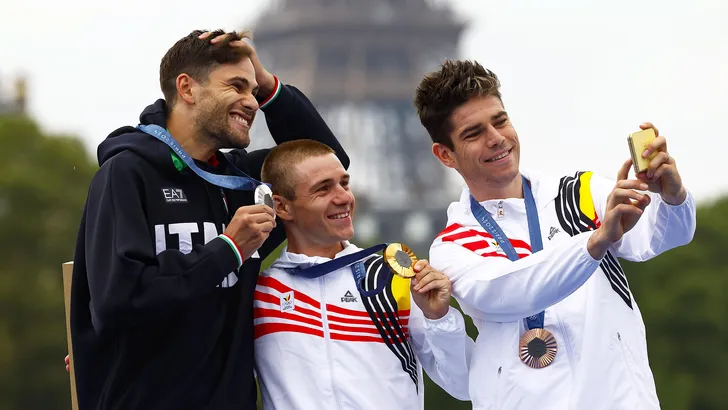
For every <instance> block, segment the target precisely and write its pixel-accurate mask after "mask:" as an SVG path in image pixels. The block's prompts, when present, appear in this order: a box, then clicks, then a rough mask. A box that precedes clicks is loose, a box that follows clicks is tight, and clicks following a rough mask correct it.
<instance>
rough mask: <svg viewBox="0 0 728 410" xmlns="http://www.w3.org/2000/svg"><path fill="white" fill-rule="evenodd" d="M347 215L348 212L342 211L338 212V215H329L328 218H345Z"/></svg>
mask: <svg viewBox="0 0 728 410" xmlns="http://www.w3.org/2000/svg"><path fill="white" fill-rule="evenodd" d="M348 216H349V213H348V212H346V213H343V214H338V215H333V216H330V217H329V218H330V219H344V218H346V217H348Z"/></svg>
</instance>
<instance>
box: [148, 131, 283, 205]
mask: <svg viewBox="0 0 728 410" xmlns="http://www.w3.org/2000/svg"><path fill="white" fill-rule="evenodd" d="M137 128H138V129H139V130H140V131H142V132H144V133H147V134H149V135H151V136H153V137H154V138H156V139H158V140H160V141H162V142H163V143H165V144H167V146H168V147H170V148H171V149H172V151H174V153H175V154H177V156H178V157H179V158H180V159H181V160H182V161H184V162H185V164H187V166H188V167H190V169H191V170H192V171H193V172H194V173H195V174H197V175H198V176H199V177H200V178H202V179H204V180H205V181H207V182H209V183H211V184H213V185H216V186H219V187H222V188H227V189H234V190H238V191H252V190H254V189H255V188H256V187H257V186H258V185H260V184H263V182H260V181H258V180H256V179H254V178H252V177H250V176H248V175H247V174H246V173H245V172H243V171H241V170H239V169H238V168H237V167H236V166H235V165H233V164H232V163H230V162H228V163H227V165H228V167H229V169H230V170H231V171H232V172H233V173H235V174H237V175H219V174H213V173H211V172H207V171H205V170H202V169H200V167H198V166H197V164H195V160H194V159H193V158H192V157H191V156H189V155H188V154H187V153H186V152H185V150H184V149H182V147H181V146H180V145H179V143H178V142H177V141H175V139H174V137H172V135H171V134H170V133H169V131H167V130H166V129H164V128H163V127H160V126H159V125H156V124H149V125H146V124H139V125H138V126H137ZM266 185H269V184H266Z"/></svg>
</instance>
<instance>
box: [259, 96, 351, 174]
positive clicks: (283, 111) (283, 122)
mask: <svg viewBox="0 0 728 410" xmlns="http://www.w3.org/2000/svg"><path fill="white" fill-rule="evenodd" d="M264 112H265V121H266V123H267V124H268V130H269V131H270V134H271V136H273V139H274V140H275V142H276V144H280V143H282V142H285V141H292V140H297V139H312V140H316V141H319V142H321V143H324V144H326V145H328V146H329V147H331V148H332V149H333V150H334V151H335V152H336V156H337V157H339V160H340V161H341V163H342V164H343V165H344V168H345V169H348V168H349V156H348V155H346V152H345V151H344V148H343V147H342V146H341V144H340V143H339V141H338V140H337V139H336V137H335V136H334V134H333V133H332V132H331V130H330V129H329V126H328V125H327V124H326V122H325V121H324V119H323V118H321V114H319V112H318V111H317V110H316V107H314V106H313V104H312V103H311V101H309V99H308V98H307V97H306V95H304V94H303V93H302V92H301V91H300V90H299V89H298V88H296V87H294V86H292V85H283V84H282V85H281V91H280V93H279V94H278V96H277V97H276V99H275V101H273V102H271V103H270V105H268V106H267V107H266V108H264Z"/></svg>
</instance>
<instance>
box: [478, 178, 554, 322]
mask: <svg viewBox="0 0 728 410" xmlns="http://www.w3.org/2000/svg"><path fill="white" fill-rule="evenodd" d="M521 178H523V199H524V202H525V204H526V219H527V220H528V235H529V237H530V239H531V253H532V254H534V253H536V252H538V251H540V250H542V249H543V241H542V240H541V226H540V225H539V222H538V209H537V208H536V200H535V199H534V198H533V193H532V192H531V186H530V185H529V182H528V180H526V178H525V177H523V176H521ZM470 209H471V210H472V212H473V216H474V217H475V219H477V221H478V223H479V224H480V226H482V227H483V229H485V230H486V232H488V233H489V234H490V235H491V236H492V237H493V239H495V240H496V241H497V242H498V245H499V246H500V247H501V249H503V252H505V254H506V256H508V259H510V260H511V261H517V260H518V259H519V257H518V253H517V252H516V249H515V248H514V247H513V244H511V241H509V240H508V237H506V235H505V234H504V233H503V230H502V229H501V228H500V226H498V223H497V222H496V221H495V220H494V219H493V217H492V216H490V214H489V213H488V212H486V211H485V209H484V208H483V206H482V205H480V204H479V203H478V201H476V200H475V198H473V196H472V195H470ZM544 316H545V313H544V312H543V311H542V312H540V313H538V314H535V315H533V316H529V317H527V318H526V319H525V320H526V326H527V327H528V329H529V330H530V329H535V328H543V324H544Z"/></svg>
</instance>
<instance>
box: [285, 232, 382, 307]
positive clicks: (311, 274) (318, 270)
mask: <svg viewBox="0 0 728 410" xmlns="http://www.w3.org/2000/svg"><path fill="white" fill-rule="evenodd" d="M388 245H389V244H388V243H380V244H377V245H374V246H371V247H369V248H366V249H362V250H360V251H358V252H354V253H350V254H348V255H344V256H342V257H339V258H336V259H332V260H330V261H327V262H324V263H322V264H320V265H313V266H309V267H307V268H300V267H297V268H292V269H285V270H286V271H287V272H288V273H290V274H293V275H296V276H301V277H304V278H306V279H315V278H319V277H321V276H324V275H326V274H327V273H330V272H333V271H336V270H339V269H341V268H344V267H347V266H350V265H353V266H352V267H351V272H352V274H353V275H354V282H356V288H357V290H358V291H359V293H360V294H361V295H362V297H370V296H374V295H376V294H377V293H379V292H381V291H382V289H384V287H385V286H386V285H387V283H388V282H389V280H390V279H391V278H392V275H393V273H392V271H391V270H390V269H389V268H388V267H385V268H386V271H385V272H384V273H383V274H381V275H379V280H378V281H377V286H376V287H375V288H374V289H372V290H369V291H366V290H364V286H363V283H364V278H365V276H366V269H365V267H364V262H363V261H362V259H365V258H367V257H368V256H370V255H372V254H374V253H377V252H379V251H381V250H383V249H385V248H386V247H387V246H388ZM385 264H386V263H385Z"/></svg>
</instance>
